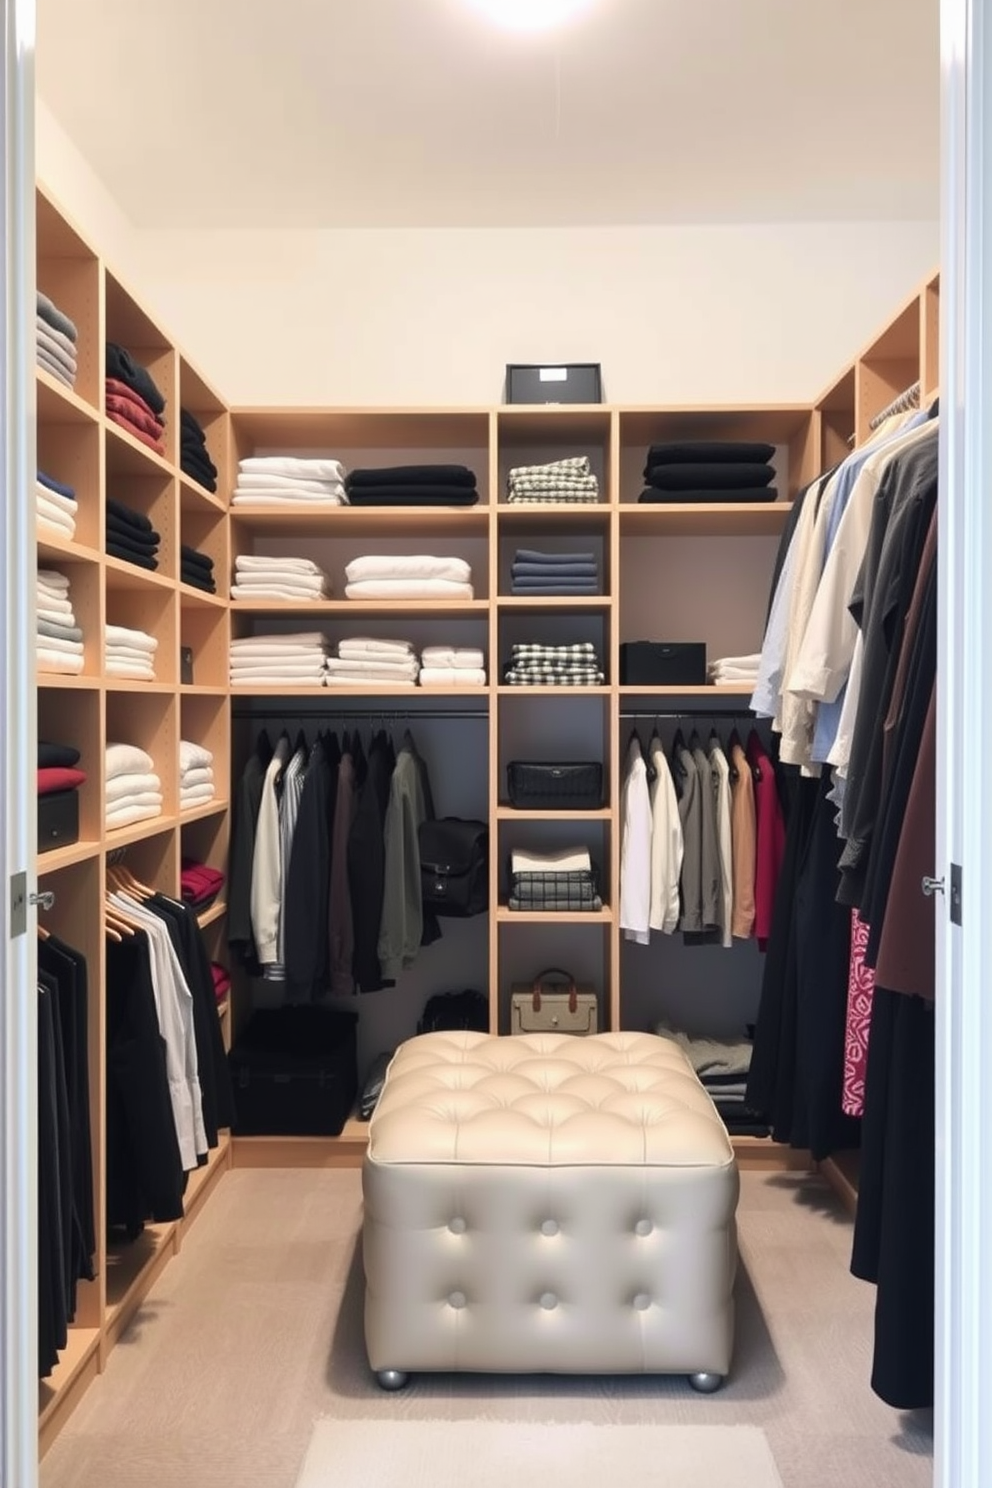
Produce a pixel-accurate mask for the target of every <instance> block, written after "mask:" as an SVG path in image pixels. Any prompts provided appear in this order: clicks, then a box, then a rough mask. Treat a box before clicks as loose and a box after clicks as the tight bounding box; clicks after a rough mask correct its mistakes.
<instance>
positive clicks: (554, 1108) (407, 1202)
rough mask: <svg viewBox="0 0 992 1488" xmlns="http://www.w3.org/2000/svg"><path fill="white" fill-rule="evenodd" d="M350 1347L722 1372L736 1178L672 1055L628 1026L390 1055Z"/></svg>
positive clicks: (426, 1358) (366, 1179) (460, 1362)
mask: <svg viewBox="0 0 992 1488" xmlns="http://www.w3.org/2000/svg"><path fill="white" fill-rule="evenodd" d="M362 1186H363V1192H364V1197H365V1218H364V1232H363V1249H364V1264H365V1281H366V1291H365V1339H366V1346H367V1348H368V1354H369V1361H370V1363H371V1365H372V1368H373V1369H374V1370H375V1371H376V1373H377V1375H378V1378H379V1382H380V1384H382V1385H383V1386H384V1387H385V1388H398V1387H400V1386H402V1385H403V1384H405V1382H406V1379H407V1375H408V1373H409V1371H411V1370H480V1371H498V1372H503V1373H518V1372H520V1373H528V1372H535V1371H542V1372H544V1371H546V1372H551V1373H562V1374H611V1373H617V1374H631V1373H685V1374H688V1375H690V1377H691V1379H692V1383H693V1384H694V1385H695V1386H696V1388H697V1389H702V1390H712V1389H716V1388H717V1387H718V1386H719V1384H720V1383H721V1381H722V1379H723V1377H724V1376H725V1375H726V1373H727V1371H728V1369H729V1366H730V1356H731V1351H732V1347H733V1336H734V1305H733V1285H734V1273H735V1268H736V1256H737V1244H736V1228H735V1221H734V1215H735V1211H736V1207H737V1196H738V1174H737V1167H736V1164H735V1161H734V1154H733V1149H732V1148H731V1145H730V1141H729V1139H728V1137H727V1133H726V1131H725V1129H724V1127H723V1124H722V1122H721V1121H720V1119H719V1118H718V1116H717V1115H716V1112H715V1111H714V1108H713V1106H712V1104H711V1102H710V1099H709V1097H708V1096H707V1094H706V1092H705V1090H704V1089H703V1087H702V1085H701V1084H700V1082H699V1080H698V1079H697V1077H696V1074H695V1072H694V1071H693V1069H692V1066H691V1065H690V1064H689V1062H688V1060H687V1059H686V1057H685V1055H684V1054H683V1053H682V1050H681V1049H680V1048H679V1047H678V1045H677V1044H675V1043H674V1042H672V1041H671V1040H669V1039H664V1038H659V1037H657V1036H655V1035H654V1034H647V1033H604V1034H597V1035H594V1036H593V1037H591V1038H574V1037H570V1036H568V1035H565V1034H525V1035H523V1036H521V1037H515V1038H495V1037H492V1036H490V1035H488V1034H482V1033H463V1032H458V1033H430V1034H424V1035H422V1036H421V1037H419V1038H415V1039H411V1040H410V1041H409V1042H408V1043H406V1044H403V1045H402V1046H401V1047H400V1048H399V1049H398V1051H397V1053H396V1054H395V1056H394V1058H393V1060H392V1062H391V1064H390V1066H389V1071H388V1074H387V1076H386V1082H385V1085H384V1088H383V1091H382V1095H381V1096H380V1098H379V1103H378V1105H377V1107H376V1110H375V1114H374V1115H373V1117H372V1123H371V1129H370V1133H369V1145H368V1152H367V1155H366V1158H365V1162H364V1166H363V1170H362Z"/></svg>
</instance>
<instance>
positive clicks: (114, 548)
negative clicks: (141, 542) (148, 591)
mask: <svg viewBox="0 0 992 1488" xmlns="http://www.w3.org/2000/svg"><path fill="white" fill-rule="evenodd" d="M107 553H108V554H109V556H110V557H111V558H120V559H122V560H123V562H125V563H133V564H134V565H135V566H136V567H137V568H147V569H148V570H149V571H151V572H154V570H155V569H156V568H158V559H157V558H149V557H148V556H147V554H144V553H132V552H131V551H130V550H129V549H128V548H125V547H122V546H121V545H120V544H118V543H116V542H114V541H113V539H112V538H109V537H108V538H107Z"/></svg>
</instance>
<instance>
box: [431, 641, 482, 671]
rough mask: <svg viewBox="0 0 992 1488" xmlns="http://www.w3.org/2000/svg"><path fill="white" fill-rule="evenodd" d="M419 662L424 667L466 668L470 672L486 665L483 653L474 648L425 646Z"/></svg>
mask: <svg viewBox="0 0 992 1488" xmlns="http://www.w3.org/2000/svg"><path fill="white" fill-rule="evenodd" d="M420 660H421V663H422V664H423V665H424V666H425V667H466V668H468V669H469V670H472V671H478V669H479V668H480V667H484V666H485V664H486V658H485V655H484V653H483V652H482V651H480V650H477V649H476V648H475V647H474V646H425V647H424V649H423V651H422V652H421V655H420Z"/></svg>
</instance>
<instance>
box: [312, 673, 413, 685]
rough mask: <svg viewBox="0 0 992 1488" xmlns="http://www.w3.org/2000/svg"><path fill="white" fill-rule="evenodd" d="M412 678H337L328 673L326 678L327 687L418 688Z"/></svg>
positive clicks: (338, 676)
mask: <svg viewBox="0 0 992 1488" xmlns="http://www.w3.org/2000/svg"><path fill="white" fill-rule="evenodd" d="M416 685H417V684H416V682H415V680H414V679H413V678H412V677H352V676H347V677H345V676H340V675H337V676H335V675H334V674H333V673H331V672H328V673H327V674H326V676H325V677H324V686H325V687H363V686H365V687H388V688H394V687H416Z"/></svg>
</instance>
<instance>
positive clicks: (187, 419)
mask: <svg viewBox="0 0 992 1488" xmlns="http://www.w3.org/2000/svg"><path fill="white" fill-rule="evenodd" d="M179 468H180V469H181V470H182V472H183V475H188V476H189V477H190V478H191V480H195V481H198V482H199V484H200V485H201V486H203V487H204V489H205V490H207V491H214V492H216V490H217V476H218V474H219V471H218V469H217V466H216V465H215V464H214V462H213V460H211V458H210V451H209V450H208V449H207V436H206V434H205V432H204V429H203V425H202V424H201V423H200V421H199V419H198V418H196V416H195V415H194V414H192V413H190V411H189V409H188V408H180V410H179Z"/></svg>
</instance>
